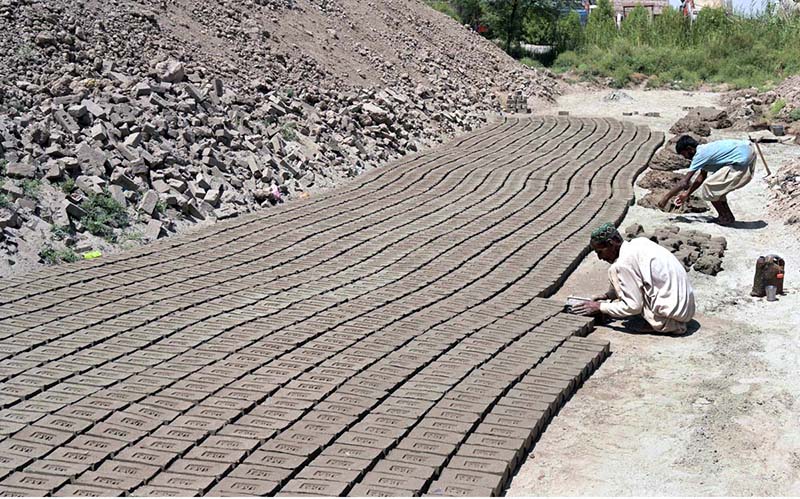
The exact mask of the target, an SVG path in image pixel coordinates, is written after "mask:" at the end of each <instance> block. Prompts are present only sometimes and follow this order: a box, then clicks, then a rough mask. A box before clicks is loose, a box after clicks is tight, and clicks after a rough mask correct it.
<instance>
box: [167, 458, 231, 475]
mask: <svg viewBox="0 0 800 499" xmlns="http://www.w3.org/2000/svg"><path fill="white" fill-rule="evenodd" d="M230 468H231V463H221V462H212V461H199V460H197V459H178V460H177V461H175V462H174V463H172V464H171V465H170V467H169V471H173V472H175V473H185V474H187V475H199V476H215V477H219V476H222V475H224V474H225V473H227V472H228V470H229V469H230Z"/></svg>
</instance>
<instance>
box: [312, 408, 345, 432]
mask: <svg viewBox="0 0 800 499" xmlns="http://www.w3.org/2000/svg"><path fill="white" fill-rule="evenodd" d="M356 419H357V418H356V416H350V415H348V414H337V413H335V412H326V411H318V410H313V411H311V412H309V413H308V414H306V415H305V416H304V417H303V421H305V422H308V423H320V424H327V425H332V426H335V427H337V428H338V427H342V428H343V427H345V426H347V425H349V424H351V423H353V421H355V420H356Z"/></svg>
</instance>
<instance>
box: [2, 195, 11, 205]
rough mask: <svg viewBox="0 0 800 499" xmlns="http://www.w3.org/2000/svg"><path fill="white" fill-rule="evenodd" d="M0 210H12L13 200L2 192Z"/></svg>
mask: <svg viewBox="0 0 800 499" xmlns="http://www.w3.org/2000/svg"><path fill="white" fill-rule="evenodd" d="M0 208H11V200H10V199H8V196H6V195H5V194H3V193H2V192H0Z"/></svg>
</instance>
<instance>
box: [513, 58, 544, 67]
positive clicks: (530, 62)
mask: <svg viewBox="0 0 800 499" xmlns="http://www.w3.org/2000/svg"><path fill="white" fill-rule="evenodd" d="M519 63H520V64H522V65H523V66H528V67H529V68H543V67H544V64H542V63H541V62H540V61H538V60H536V59H534V58H533V57H523V58H522V59H520V60H519Z"/></svg>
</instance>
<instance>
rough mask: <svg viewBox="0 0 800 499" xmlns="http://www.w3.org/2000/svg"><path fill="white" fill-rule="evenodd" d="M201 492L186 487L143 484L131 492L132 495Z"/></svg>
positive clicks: (177, 494) (179, 495)
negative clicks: (175, 487) (176, 487)
mask: <svg viewBox="0 0 800 499" xmlns="http://www.w3.org/2000/svg"><path fill="white" fill-rule="evenodd" d="M198 493H199V492H196V491H193V490H186V489H174V488H172V487H161V486H158V485H142V486H141V487H137V488H136V490H134V491H133V492H131V493H130V494H129V495H130V496H131V497H191V496H194V495H197V494H198Z"/></svg>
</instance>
